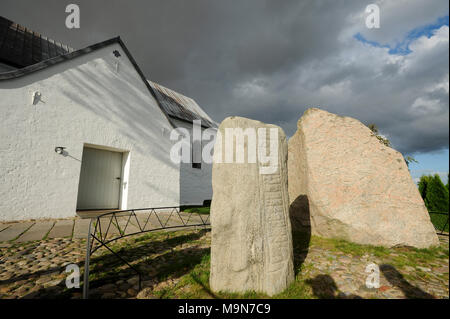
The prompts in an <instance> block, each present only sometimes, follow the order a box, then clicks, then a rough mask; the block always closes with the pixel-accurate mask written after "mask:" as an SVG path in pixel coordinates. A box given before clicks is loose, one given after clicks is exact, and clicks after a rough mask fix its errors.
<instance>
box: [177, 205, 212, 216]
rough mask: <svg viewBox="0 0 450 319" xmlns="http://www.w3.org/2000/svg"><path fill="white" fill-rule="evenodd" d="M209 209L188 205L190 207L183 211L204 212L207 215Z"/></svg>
mask: <svg viewBox="0 0 450 319" xmlns="http://www.w3.org/2000/svg"><path fill="white" fill-rule="evenodd" d="M209 210H210V207H204V206H202V207H190V208H186V209H184V210H183V211H184V212H187V213H198V214H205V215H209Z"/></svg>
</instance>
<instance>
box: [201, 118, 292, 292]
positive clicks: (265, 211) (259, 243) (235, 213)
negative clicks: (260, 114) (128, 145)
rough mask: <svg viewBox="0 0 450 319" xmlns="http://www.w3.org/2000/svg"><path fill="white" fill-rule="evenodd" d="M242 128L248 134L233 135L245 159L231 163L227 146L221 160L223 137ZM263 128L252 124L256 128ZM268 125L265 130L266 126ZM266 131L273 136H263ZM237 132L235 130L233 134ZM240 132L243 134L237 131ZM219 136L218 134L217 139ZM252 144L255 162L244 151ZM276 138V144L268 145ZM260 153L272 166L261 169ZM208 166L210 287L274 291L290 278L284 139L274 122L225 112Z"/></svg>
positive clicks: (289, 227)
mask: <svg viewBox="0 0 450 319" xmlns="http://www.w3.org/2000/svg"><path fill="white" fill-rule="evenodd" d="M234 128H237V129H243V130H244V132H246V133H248V134H250V135H252V134H251V131H254V132H255V135H254V137H251V136H250V137H249V135H247V137H246V138H245V139H241V140H240V142H239V137H237V138H234V140H235V141H236V144H235V146H243V149H244V150H245V160H244V162H243V163H236V159H237V158H239V156H238V155H237V154H236V153H237V151H239V148H238V147H233V148H232V151H233V153H234V154H233V158H234V159H235V161H234V162H233V163H227V162H225V161H226V160H225V158H226V154H225V153H226V152H225V149H226V147H225V143H226V142H225V140H226V139H227V138H228V137H229V130H228V131H227V130H226V129H234ZM261 128H264V129H267V130H265V132H264V130H258V129H261ZM270 129H271V130H270ZM269 131H270V132H271V133H273V132H275V133H277V134H276V135H277V136H276V140H275V141H274V140H273V139H271V140H269V136H270V134H269ZM238 135H239V134H238ZM240 137H243V135H240ZM221 138H223V140H221ZM255 142H256V144H258V156H257V160H256V162H255V161H254V162H252V161H251V160H250V159H251V158H252V156H248V154H249V153H252V149H253V148H254V147H256V145H253V144H255ZM274 142H276V143H275V144H277V147H276V148H275V149H274V148H273V147H272V148H271V147H270V143H272V146H273V145H274V144H273V143H274ZM261 146H266V147H263V148H262V149H263V153H266V152H269V151H268V150H269V149H270V150H271V151H273V150H275V151H276V152H275V153H276V154H273V153H271V154H269V157H271V159H272V164H274V163H275V164H276V169H274V170H272V171H271V170H266V171H264V170H261V167H262V166H266V168H267V165H268V164H267V163H261V162H260V159H261V158H262V156H263V155H266V154H267V153H266V154H261ZM214 157H215V158H214V164H213V172H212V186H213V197H212V203H211V227H212V234H211V276H210V286H211V289H212V290H213V291H228V292H241V293H242V292H245V291H259V292H265V293H267V294H268V295H274V294H276V293H279V292H281V291H282V290H284V289H285V288H286V287H287V286H288V285H289V284H290V283H291V282H292V281H293V280H294V267H293V252H292V234H291V224H290V220H289V199H288V190H287V141H286V136H285V134H284V132H283V130H282V129H281V128H279V127H277V126H275V125H270V124H265V123H262V122H258V121H254V120H250V119H246V118H241V117H229V118H226V119H225V120H224V121H223V122H222V123H221V124H220V127H219V133H218V136H217V140H216V144H215V148H214Z"/></svg>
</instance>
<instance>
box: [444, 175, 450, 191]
mask: <svg viewBox="0 0 450 319" xmlns="http://www.w3.org/2000/svg"><path fill="white" fill-rule="evenodd" d="M449 179H450V174H449V173H447V184H445V187H447V191H448V180H449Z"/></svg>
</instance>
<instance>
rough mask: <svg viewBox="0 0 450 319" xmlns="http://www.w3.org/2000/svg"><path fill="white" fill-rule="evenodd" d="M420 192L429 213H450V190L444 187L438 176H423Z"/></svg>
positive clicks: (420, 182)
mask: <svg viewBox="0 0 450 319" xmlns="http://www.w3.org/2000/svg"><path fill="white" fill-rule="evenodd" d="M419 192H420V194H421V195H422V198H423V199H424V202H425V206H426V207H427V209H428V211H433V212H448V204H449V194H448V189H447V188H446V187H445V186H444V183H442V180H441V178H440V177H439V175H438V174H435V175H434V176H422V177H421V179H420V181H419Z"/></svg>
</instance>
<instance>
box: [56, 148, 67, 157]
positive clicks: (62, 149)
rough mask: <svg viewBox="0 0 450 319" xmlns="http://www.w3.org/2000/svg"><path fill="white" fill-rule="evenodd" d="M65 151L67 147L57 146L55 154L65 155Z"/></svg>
mask: <svg viewBox="0 0 450 319" xmlns="http://www.w3.org/2000/svg"><path fill="white" fill-rule="evenodd" d="M64 149H65V147H63V146H56V147H55V152H56V153H58V154H59V155H62V154H63V153H64Z"/></svg>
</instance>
